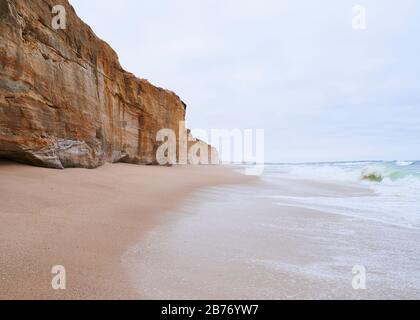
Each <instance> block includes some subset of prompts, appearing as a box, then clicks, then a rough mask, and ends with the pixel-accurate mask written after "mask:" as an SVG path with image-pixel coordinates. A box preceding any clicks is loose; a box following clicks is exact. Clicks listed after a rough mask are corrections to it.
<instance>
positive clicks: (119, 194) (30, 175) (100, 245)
mask: <svg viewBox="0 0 420 320" xmlns="http://www.w3.org/2000/svg"><path fill="white" fill-rule="evenodd" d="M249 179H250V178H249V177H246V176H243V175H240V174H238V173H235V172H234V171H232V170H230V169H227V168H221V167H170V168H169V167H143V166H135V165H128V164H114V165H111V164H109V165H105V166H104V167H101V168H98V169H95V170H84V169H67V170H63V171H58V170H50V169H44V168H35V167H30V166H24V165H19V164H14V163H9V162H0V203H1V206H0V299H120V298H125V299H135V298H139V297H140V296H139V294H138V293H136V292H135V291H134V290H133V289H132V287H131V284H130V282H129V278H128V277H127V276H126V274H125V273H124V272H123V270H122V269H123V268H122V264H121V256H122V255H123V253H124V252H125V251H126V249H127V248H128V247H129V246H130V245H133V244H135V243H137V242H138V241H140V240H141V239H142V237H144V236H145V235H146V234H147V233H148V231H150V230H151V229H152V228H153V227H155V226H157V225H159V224H161V223H162V222H165V221H166V220H167V219H170V218H171V217H170V214H169V212H171V211H173V209H174V208H175V206H176V205H177V203H178V201H179V200H181V199H183V198H184V197H185V196H187V195H188V194H190V193H192V192H194V191H196V190H198V189H200V188H203V187H208V186H216V185H222V184H235V183H243V182H246V181H249ZM54 265H63V266H64V267H65V268H66V280H67V289H66V290H60V291H55V290H53V289H52V287H51V280H52V277H53V275H52V273H51V269H52V267H53V266H54Z"/></svg>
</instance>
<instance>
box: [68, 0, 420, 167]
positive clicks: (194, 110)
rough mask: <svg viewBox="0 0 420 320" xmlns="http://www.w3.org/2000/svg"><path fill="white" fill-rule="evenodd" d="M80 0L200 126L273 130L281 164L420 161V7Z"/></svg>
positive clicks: (132, 65) (273, 155)
mask: <svg viewBox="0 0 420 320" xmlns="http://www.w3.org/2000/svg"><path fill="white" fill-rule="evenodd" d="M70 2H71V4H72V5H73V6H74V8H75V9H76V12H77V13H78V14H79V16H80V17H81V18H82V19H83V20H84V21H85V22H87V23H88V24H89V25H90V26H91V27H92V29H93V30H94V31H95V33H96V34H97V35H98V36H100V37H101V38H103V39H104V40H105V41H107V42H108V43H109V44H110V45H111V46H112V47H113V48H114V49H115V50H116V51H117V53H118V54H119V57H120V62H121V64H122V65H123V67H124V68H125V69H127V70H128V71H130V72H133V73H134V74H136V75H137V76H138V77H141V78H145V79H148V80H150V82H152V83H153V84H155V85H158V86H161V87H165V88H168V89H171V90H173V91H175V92H176V93H177V94H178V95H179V96H180V97H181V98H182V99H183V100H184V101H185V102H186V103H187V104H188V116H187V117H188V125H189V127H191V128H207V129H210V128H228V129H234V128H240V129H248V128H255V129H257V128H262V129H265V137H266V160H267V161H271V162H275V161H278V162H305V161H330V160H370V159H382V160H397V159H398V160H403V159H420V81H419V79H420V1H418V0H400V1H394V0H377V1H373V0H360V1H359V0H358V1H350V0H340V1H337V0H318V1H314V0H306V1H304V0H262V1H261V0H258V1H257V0H254V1H248V0H177V1H173V0H155V1H150V0H148V1H146V0H121V1H118V2H116V1H115V0H70ZM355 5H363V6H365V7H366V10H367V11H366V13H367V25H366V27H367V28H366V29H365V30H358V31H356V30H354V29H353V28H352V18H353V13H352V8H353V7H354V6H355Z"/></svg>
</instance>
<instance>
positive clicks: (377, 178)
mask: <svg viewBox="0 0 420 320" xmlns="http://www.w3.org/2000/svg"><path fill="white" fill-rule="evenodd" d="M285 176H287V177H291V178H297V179H305V180H312V181H321V182H330V183H339V184H348V185H353V186H359V187H363V188H368V189H370V190H373V192H374V193H373V195H368V196H366V195H363V196H351V197H348V196H343V197H337V196H334V197H331V196H328V195H320V196H316V197H284V196H279V197H278V200H279V204H282V203H283V202H284V201H285V200H287V201H288V203H290V202H292V203H293V204H294V205H297V206H302V207H307V208H312V209H318V210H323V211H327V212H331V213H337V214H344V215H350V216H355V217H359V218H364V219H371V220H377V221H381V222H384V223H390V224H394V225H398V226H403V227H412V228H419V229H420V161H392V162H380V161H371V162H368V161H363V162H331V163H307V164H269V165H266V167H265V172H264V175H263V179H266V180H267V181H269V182H270V183H272V184H276V180H277V179H281V177H285ZM282 200H283V201H282Z"/></svg>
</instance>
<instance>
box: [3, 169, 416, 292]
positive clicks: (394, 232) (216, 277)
mask: <svg viewBox="0 0 420 320" xmlns="http://www.w3.org/2000/svg"><path fill="white" fill-rule="evenodd" d="M282 168H283V167H280V169H279V168H275V169H266V172H265V173H264V175H263V176H261V177H258V178H256V177H247V176H244V175H242V174H241V173H240V171H239V168H234V167H229V168H228V167H154V166H136V165H127V164H108V165H105V166H103V167H101V168H98V169H96V170H84V169H67V170H51V169H43V168H35V167H30V166H24V165H19V164H15V163H9V162H2V163H1V165H0V177H1V178H0V179H1V185H0V201H1V204H2V205H1V209H0V252H1V259H0V299H401V298H403V299H417V298H419V297H420V274H419V273H418V265H419V264H420V258H419V257H420V246H419V245H418V244H419V243H420V233H419V228H418V227H417V226H410V225H409V224H404V223H403V224H401V225H400V224H398V223H394V220H392V219H390V220H387V219H383V220H378V219H376V218H375V216H373V218H371V217H370V213H369V212H370V211H369V207H370V206H371V204H372V203H373V206H377V203H378V201H384V199H385V200H386V199H387V198H386V197H385V198H384V197H383V196H382V198H381V197H380V196H379V195H378V194H377V193H375V191H374V189H372V188H370V187H369V185H364V184H361V183H359V182H357V183H356V182H353V183H352V182H346V183H345V182H340V181H334V180H323V179H321V178H318V179H315V178H308V177H306V178H302V177H298V176H297V174H296V173H293V174H286V173H283V171H282V170H283V169H282ZM300 170H302V168H300ZM311 170H312V171H316V170H318V169H317V168H316V167H311ZM305 175H306V172H305ZM334 177H335V179H337V176H334ZM372 186H375V185H372ZM396 196H397V198H401V196H400V195H398V194H397V195H396ZM378 199H379V200H378ZM393 199H394V198H393ZM393 201H395V200H393ZM343 203H344V205H345V207H346V208H350V209H351V208H352V205H358V204H361V205H362V206H363V208H366V209H364V210H362V211H361V212H362V213H363V212H365V213H366V214H367V215H366V216H365V217H361V216H357V215H354V214H353V213H352V212H353V211H351V210H350V211H348V213H347V211H346V212H345V213H344V214H340V211H339V209H340V206H343V208H344V205H343ZM322 208H323V209H322ZM356 208H357V207H356ZM408 208H409V207H406V210H405V211H407V210H408ZM391 209H392V207H391ZM352 210H353V209H352ZM383 210H389V208H388V207H383ZM392 210H393V209H392ZM382 212H383V213H385V211H382ZM383 217H384V218H386V217H387V215H385V214H384V215H383ZM401 221H403V222H404V220H401ZM413 221H414V222H416V220H413ZM54 265H62V266H64V267H65V268H66V278H67V279H66V280H67V289H66V290H59V291H55V290H53V289H52V287H51V280H52V277H53V275H52V274H51V268H52V267H53V266H54ZM355 266H363V267H365V268H366V270H367V271H366V272H367V275H366V279H367V288H366V289H365V290H355V289H354V288H353V287H352V279H353V277H354V275H353V273H352V272H353V268H354V267H355Z"/></svg>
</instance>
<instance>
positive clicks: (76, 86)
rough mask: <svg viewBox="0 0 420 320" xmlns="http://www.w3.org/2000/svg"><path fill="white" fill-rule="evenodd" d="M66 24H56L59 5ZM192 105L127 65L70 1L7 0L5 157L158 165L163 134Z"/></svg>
mask: <svg viewBox="0 0 420 320" xmlns="http://www.w3.org/2000/svg"><path fill="white" fill-rule="evenodd" d="M57 4H60V5H63V6H64V8H65V9H66V14H67V16H66V18H67V19H66V20H67V21H66V29H65V30H54V29H53V28H52V27H51V21H52V17H53V14H52V13H51V12H52V7H53V6H55V5H57ZM185 112H186V105H185V104H184V103H183V102H182V101H181V100H180V98H179V97H178V96H177V95H176V94H175V93H173V92H171V91H168V90H164V89H161V88H157V87H155V86H153V85H151V84H150V83H149V82H147V81H146V80H142V79H138V78H136V77H135V76H134V75H132V74H130V73H128V72H126V71H124V70H123V69H122V68H121V66H120V64H119V62H118V57H117V55H116V53H115V52H114V51H113V49H112V48H111V47H110V46H109V45H108V44H107V43H105V42H104V41H102V40H100V39H99V38H97V37H96V35H95V34H94V33H93V31H92V30H91V29H90V28H89V26H87V25H86V24H85V23H83V21H81V20H80V19H79V18H78V17H77V15H76V13H75V11H74V9H73V8H72V7H71V6H70V5H69V3H68V2H67V0H42V1H41V0H0V157H4V158H9V159H12V160H16V161H20V162H25V163H29V164H33V165H39V166H45V167H51V168H67V167H85V168H95V167H98V166H100V165H102V164H104V163H105V162H128V163H138V164H155V162H156V157H155V156H156V155H155V153H156V149H157V148H158V142H156V133H157V132H158V131H159V130H160V129H162V128H169V129H173V130H174V132H176V133H178V132H179V126H180V123H181V125H183V123H184V122H183V121H184V119H185Z"/></svg>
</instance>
